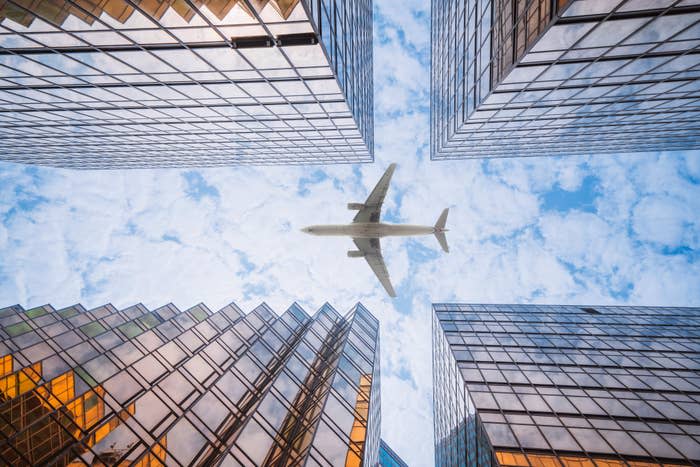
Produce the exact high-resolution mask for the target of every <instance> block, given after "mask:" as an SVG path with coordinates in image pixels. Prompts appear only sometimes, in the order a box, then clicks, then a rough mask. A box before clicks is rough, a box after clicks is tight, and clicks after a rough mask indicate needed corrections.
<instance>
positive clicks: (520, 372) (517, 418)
mask: <svg viewBox="0 0 700 467" xmlns="http://www.w3.org/2000/svg"><path fill="white" fill-rule="evenodd" d="M433 310H434V313H435V314H434V319H433V381H434V393H433V397H434V410H435V461H436V465H438V466H447V465H449V466H453V465H468V466H477V465H478V466H488V465H500V466H514V467H515V466H517V467H520V466H559V467H561V466H564V467H569V466H594V465H595V466H598V467H622V466H630V467H643V466H644V467H652V466H661V465H664V466H680V465H698V463H700V373H699V370H700V308H674V307H633V306H624V307H617V306H596V307H577V306H558V305H467V304H435V305H433Z"/></svg>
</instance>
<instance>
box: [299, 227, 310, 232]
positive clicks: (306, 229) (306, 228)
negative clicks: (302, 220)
mask: <svg viewBox="0 0 700 467" xmlns="http://www.w3.org/2000/svg"><path fill="white" fill-rule="evenodd" d="M301 231H302V232H304V233H309V232H311V228H309V227H304V228H303V229H301Z"/></svg>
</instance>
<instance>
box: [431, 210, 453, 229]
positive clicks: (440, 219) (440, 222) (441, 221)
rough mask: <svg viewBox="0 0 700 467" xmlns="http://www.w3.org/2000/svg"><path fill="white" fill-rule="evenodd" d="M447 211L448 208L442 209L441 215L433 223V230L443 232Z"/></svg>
mask: <svg viewBox="0 0 700 467" xmlns="http://www.w3.org/2000/svg"><path fill="white" fill-rule="evenodd" d="M449 211H450V208H445V209H443V211H442V213H441V214H440V217H438V220H437V222H436V223H435V230H445V224H447V213H448V212H449Z"/></svg>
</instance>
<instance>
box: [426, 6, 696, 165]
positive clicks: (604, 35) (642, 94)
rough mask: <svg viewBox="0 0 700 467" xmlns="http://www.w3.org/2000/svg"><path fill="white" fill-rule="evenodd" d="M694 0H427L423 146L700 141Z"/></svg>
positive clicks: (596, 149) (619, 146) (583, 147)
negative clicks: (427, 134) (427, 137)
mask: <svg viewBox="0 0 700 467" xmlns="http://www.w3.org/2000/svg"><path fill="white" fill-rule="evenodd" d="M698 44H700V5H699V4H698V2H696V1H677V0H658V1H642V0H596V1H591V0H432V70H431V73H432V88H431V113H432V115H431V157H432V159H434V160H439V159H460V158H481V157H517V156H540V155H565V154H590V153H607V152H615V153H619V152H634V151H656V150H674V149H676V150H677V149H692V148H698V147H700V128H698V126H697V121H698V119H699V115H698V106H697V98H698V96H699V93H700V81H699V80H698V78H699V77H700V69H699V68H700V50H699V49H698Z"/></svg>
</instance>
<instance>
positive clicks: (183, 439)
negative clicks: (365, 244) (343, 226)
mask: <svg viewBox="0 0 700 467" xmlns="http://www.w3.org/2000/svg"><path fill="white" fill-rule="evenodd" d="M379 410H380V408H379V333H378V322H377V320H376V319H375V318H374V317H373V316H372V315H371V314H370V313H369V311H367V310H366V309H365V308H364V307H363V306H362V305H361V304H357V305H356V306H355V307H354V308H353V309H351V310H350V311H349V312H348V313H347V314H346V315H345V316H341V315H340V314H338V313H337V312H336V311H335V310H334V309H333V308H332V307H330V306H329V305H324V306H323V307H322V308H321V309H320V310H319V311H318V312H317V313H316V315H315V316H314V317H310V316H309V315H308V314H307V313H306V312H305V311H304V310H303V309H301V308H300V307H299V306H298V305H296V304H294V305H292V306H291V307H290V308H289V309H288V310H287V311H286V312H285V313H283V314H282V315H281V316H278V315H276V314H275V313H274V312H272V310H270V309H269V308H268V307H267V306H266V305H261V306H259V307H257V308H256V309H255V310H253V311H252V312H251V313H249V314H247V315H244V314H243V313H242V312H241V311H240V309H239V308H238V307H236V305H235V304H231V305H228V306H226V307H224V308H223V309H221V310H219V311H218V312H212V311H210V310H209V309H208V308H206V307H205V306H204V305H197V306H195V307H192V308H190V309H188V310H186V311H180V310H178V309H177V308H176V307H175V306H173V305H166V306H164V307H161V308H158V309H156V310H153V311H149V310H148V309H146V308H145V307H144V306H142V305H136V306H133V307H130V308H126V309H124V310H117V309H116V308H114V307H113V306H111V305H105V306H102V307H99V308H96V309H93V310H89V311H88V310H85V309H84V308H83V307H82V306H80V305H76V306H72V307H69V308H65V309H62V310H59V311H56V310H55V309H54V308H52V307H51V306H50V305H46V306H42V307H38V308H34V309H31V310H27V311H25V310H24V309H22V308H21V307H19V306H13V307H9V308H5V309H2V310H0V432H1V433H2V434H3V436H2V439H0V460H2V462H0V464H3V465H5V464H7V465H12V466H23V465H27V466H28V465H37V464H46V463H51V465H71V466H78V465H127V464H128V465H136V466H151V465H153V466H156V465H168V466H170V465H226V466H229V465H231V466H241V465H243V466H256V465H303V464H305V463H306V465H323V466H326V465H328V466H330V465H334V466H337V465H344V466H361V465H375V463H376V459H377V456H378V448H379V427H378V426H377V425H378V424H379Z"/></svg>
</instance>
